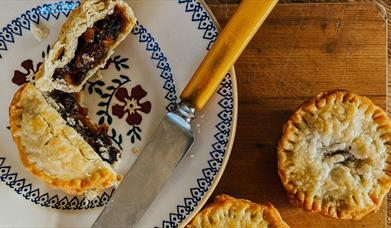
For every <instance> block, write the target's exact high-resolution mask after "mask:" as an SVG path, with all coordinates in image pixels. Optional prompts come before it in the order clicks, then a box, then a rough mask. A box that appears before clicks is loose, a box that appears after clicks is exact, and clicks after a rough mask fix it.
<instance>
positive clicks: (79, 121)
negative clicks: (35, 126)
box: [47, 90, 121, 164]
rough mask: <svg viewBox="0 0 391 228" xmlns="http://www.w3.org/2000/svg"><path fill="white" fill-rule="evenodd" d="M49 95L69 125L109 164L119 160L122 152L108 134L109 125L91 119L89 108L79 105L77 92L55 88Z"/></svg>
mask: <svg viewBox="0 0 391 228" xmlns="http://www.w3.org/2000/svg"><path fill="white" fill-rule="evenodd" d="M47 96H48V97H50V98H51V99H52V100H53V101H54V102H56V104H57V105H58V107H57V111H58V112H59V113H60V115H61V117H62V118H63V119H64V120H65V121H66V122H67V125H68V126H70V127H72V128H74V129H75V130H76V131H77V132H78V133H79V134H80V135H81V136H82V137H83V138H84V140H85V141H86V142H87V143H88V144H90V146H91V147H92V148H93V149H94V150H95V152H96V153H97V154H98V155H99V156H100V157H101V158H102V160H103V161H106V162H108V163H109V164H113V163H115V162H116V161H118V159H119V158H120V156H121V152H120V151H119V150H118V149H117V148H115V147H114V146H113V145H112V142H111V139H110V137H109V136H108V135H107V130H108V126H107V125H101V126H98V125H96V124H95V123H93V122H92V121H91V120H90V118H89V117H88V110H87V109H86V108H84V107H82V106H80V105H79V102H80V101H79V100H80V99H79V95H78V94H77V93H73V94H72V93H65V92H62V91H60V90H53V91H52V92H50V93H49V94H48V95H47ZM49 103H51V102H49Z"/></svg>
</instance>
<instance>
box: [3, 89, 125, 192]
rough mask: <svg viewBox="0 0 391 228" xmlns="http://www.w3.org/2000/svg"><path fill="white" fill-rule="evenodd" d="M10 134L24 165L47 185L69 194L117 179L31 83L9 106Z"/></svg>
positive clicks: (104, 184) (101, 185) (21, 90)
mask: <svg viewBox="0 0 391 228" xmlns="http://www.w3.org/2000/svg"><path fill="white" fill-rule="evenodd" d="M10 117H11V120H10V122H11V131H12V135H13V137H14V141H15V142H16V144H17V147H18V149H19V154H20V158H21V160H22V162H23V165H24V166H25V167H26V168H27V169H28V170H30V171H31V172H32V173H33V174H34V175H35V176H37V177H38V178H40V179H41V180H43V181H45V182H46V183H47V184H49V185H52V186H54V187H57V188H60V189H62V190H64V191H65V192H67V193H70V194H81V193H83V192H85V191H87V190H102V189H105V188H107V187H110V186H113V185H116V184H117V181H118V179H119V178H120V177H119V176H118V175H117V174H116V173H115V171H114V170H112V168H111V167H110V165H109V164H107V163H106V162H104V161H102V160H101V158H100V157H99V155H98V154H97V153H96V152H95V151H94V150H93V148H92V147H91V146H90V145H89V144H88V143H87V142H85V140H84V139H83V138H82V136H80V135H79V134H78V133H77V132H76V131H75V130H74V129H73V128H72V127H70V126H68V125H67V124H66V122H65V121H64V120H63V119H62V117H61V115H60V114H59V113H58V112H57V111H56V109H55V108H53V107H52V106H51V105H50V104H48V103H47V102H46V99H45V98H44V96H43V95H42V93H41V92H40V91H39V90H38V89H37V88H36V87H35V86H34V85H33V84H31V83H28V84H26V85H24V86H23V87H21V88H20V89H19V91H18V92H17V93H16V94H15V97H14V99H13V101H12V104H11V107H10Z"/></svg>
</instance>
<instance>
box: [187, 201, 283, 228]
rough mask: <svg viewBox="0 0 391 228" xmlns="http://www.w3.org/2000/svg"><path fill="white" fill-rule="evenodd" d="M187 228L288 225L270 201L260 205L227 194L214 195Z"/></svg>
mask: <svg viewBox="0 0 391 228" xmlns="http://www.w3.org/2000/svg"><path fill="white" fill-rule="evenodd" d="M187 227H188V228H207V227H213V228H214V227H224V228H229V227H232V228H236V227H265V228H266V227H275V228H287V227H289V226H288V225H287V224H286V223H285V222H284V221H283V220H282V218H281V216H280V213H279V212H278V210H277V209H276V208H275V207H273V205H272V204H271V203H268V204H266V205H260V204H256V203H252V202H251V201H248V200H244V199H235V198H233V197H231V196H228V195H218V196H216V198H215V200H214V202H213V203H212V204H211V205H209V206H207V207H206V208H205V209H203V210H202V211H201V212H199V213H198V214H197V215H196V217H194V219H193V220H192V221H191V222H190V224H188V225H187Z"/></svg>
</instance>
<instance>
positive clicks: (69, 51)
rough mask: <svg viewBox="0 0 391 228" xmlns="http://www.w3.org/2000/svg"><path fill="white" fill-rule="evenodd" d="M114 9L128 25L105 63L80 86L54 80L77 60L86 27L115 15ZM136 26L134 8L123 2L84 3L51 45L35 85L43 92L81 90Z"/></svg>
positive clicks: (110, 0)
mask: <svg viewBox="0 0 391 228" xmlns="http://www.w3.org/2000/svg"><path fill="white" fill-rule="evenodd" d="M115 7H118V8H119V9H120V10H121V12H122V13H123V14H124V16H126V18H127V23H126V25H125V28H124V30H123V31H122V32H121V33H120V34H119V36H118V38H117V40H116V42H114V43H113V44H112V45H111V46H110V48H109V50H108V54H107V56H106V58H105V60H104V61H103V62H102V63H101V64H99V65H97V66H95V67H93V68H92V69H90V70H89V71H88V73H87V74H86V77H85V79H84V80H83V81H82V83H81V84H80V85H78V86H74V85H70V84H68V83H66V82H65V81H64V80H53V74H54V71H55V69H57V68H62V67H64V66H65V65H66V64H68V63H69V62H70V61H71V60H72V59H73V58H74V56H75V52H76V49H77V47H78V38H79V37H80V36H82V34H83V33H84V32H86V30H87V28H90V27H92V26H93V25H94V23H95V22H97V21H99V20H101V19H104V18H105V17H106V16H107V15H109V14H112V13H113V12H114V8H115ZM135 24H136V18H135V17H134V14H133V11H132V9H131V8H130V7H129V5H128V4H126V3H125V2H123V1H122V0H85V1H82V2H81V5H80V6H79V7H78V8H76V9H75V10H73V11H72V12H71V14H70V15H69V17H68V19H67V21H66V22H65V23H64V25H63V26H62V29H61V32H60V34H59V38H58V40H57V41H56V42H55V43H54V44H53V45H52V47H51V49H50V51H49V54H48V55H47V57H46V58H45V60H44V62H43V64H42V65H41V66H40V68H39V70H38V72H37V73H36V75H35V78H36V80H37V81H36V86H37V87H38V88H39V89H40V90H41V91H51V90H53V89H58V90H62V91H64V92H79V91H81V90H82V87H83V85H84V83H85V82H86V81H87V80H88V79H89V78H90V77H92V76H93V75H94V74H95V73H96V72H97V70H98V69H100V68H103V67H104V66H105V64H106V61H107V60H108V59H109V58H110V56H111V55H112V54H113V52H114V51H113V50H114V48H116V47H117V46H118V45H119V44H120V43H121V42H122V41H123V40H124V39H125V38H126V36H127V35H128V34H129V32H130V31H131V30H132V28H133V27H134V25H135Z"/></svg>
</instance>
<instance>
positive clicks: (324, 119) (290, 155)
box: [278, 91, 391, 219]
mask: <svg viewBox="0 0 391 228" xmlns="http://www.w3.org/2000/svg"><path fill="white" fill-rule="evenodd" d="M390 137H391V122H390V120H389V119H388V117H387V115H386V113H385V112H384V111H383V110H382V109H381V108H379V107H377V106H376V105H374V104H373V103H372V102H371V101H370V100H369V99H368V98H366V97H361V96H358V95H355V94H353V93H350V92H346V91H332V92H327V93H321V94H319V95H318V96H316V97H315V98H313V99H312V100H310V101H309V102H307V103H304V104H303V105H302V106H300V107H299V108H298V109H297V110H296V112H295V113H294V114H293V115H292V116H291V117H290V119H289V120H288V122H287V123H286V125H285V126H284V133H283V136H282V138H281V141H280V143H279V147H278V156H279V159H278V161H279V164H278V165H279V174H280V177H281V180H282V182H283V184H284V186H285V188H286V189H287V190H288V192H289V194H291V197H292V198H294V199H296V201H297V202H298V203H299V204H303V206H304V207H305V208H306V209H308V210H315V211H322V212H323V214H326V215H329V216H331V217H335V218H346V219H360V218H361V217H362V216H364V215H365V214H366V213H369V212H370V211H373V210H376V208H377V207H378V205H379V204H380V202H381V200H382V198H383V197H384V195H385V193H386V192H387V191H388V189H389V188H390V186H391V178H390V176H389V175H388V170H389V166H388V164H387V159H389V158H390V157H389V153H390V145H391V144H390V143H391V138H390Z"/></svg>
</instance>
